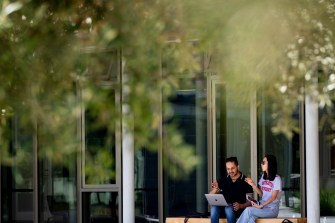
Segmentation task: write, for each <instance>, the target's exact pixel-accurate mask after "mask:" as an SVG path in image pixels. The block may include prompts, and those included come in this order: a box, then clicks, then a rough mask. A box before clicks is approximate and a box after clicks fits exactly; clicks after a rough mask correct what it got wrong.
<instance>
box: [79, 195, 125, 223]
mask: <svg viewBox="0 0 335 223" xmlns="http://www.w3.org/2000/svg"><path fill="white" fill-rule="evenodd" d="M118 209H119V204H118V193H117V192H86V193H83V222H84V223H107V222H108V223H118V222H119V216H118Z"/></svg>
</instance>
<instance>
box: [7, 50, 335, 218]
mask: <svg viewBox="0 0 335 223" xmlns="http://www.w3.org/2000/svg"><path fill="white" fill-rule="evenodd" d="M107 54H108V56H110V58H112V59H111V60H107V61H106V64H105V65H106V69H105V70H104V73H103V75H102V81H101V85H100V86H99V87H100V89H101V91H105V92H106V93H107V94H110V100H109V101H107V102H101V103H112V104H114V105H115V106H114V108H115V109H118V108H119V107H121V105H122V103H123V102H122V91H120V89H122V81H121V80H122V75H124V73H123V69H122V67H121V64H122V61H121V59H120V58H121V57H120V55H119V52H118V51H111V52H108V53H107ZM210 61H211V60H210V56H208V55H203V56H202V60H201V65H202V66H201V67H203V70H202V72H200V73H198V74H197V75H194V76H193V77H180V78H184V79H185V80H184V81H183V82H184V83H185V85H182V86H181V87H180V88H179V89H176V90H175V92H174V96H173V97H170V98H169V99H167V100H168V101H167V102H168V103H170V104H171V106H172V110H173V113H172V114H173V115H172V116H171V117H169V120H168V121H166V120H165V119H164V117H162V119H161V130H162V132H164V128H165V125H167V124H169V123H171V122H173V123H175V124H176V125H177V126H178V129H179V130H180V132H181V133H182V136H183V137H184V140H185V141H186V142H187V143H188V144H190V145H192V146H194V148H195V151H194V152H195V153H196V155H197V156H198V157H200V159H201V160H200V161H201V162H199V163H198V165H197V166H196V168H195V169H194V170H193V171H192V172H191V174H190V175H188V176H185V177H184V178H183V179H175V178H173V177H171V175H170V174H169V171H168V170H169V166H170V165H169V163H166V165H165V168H163V165H162V162H163V157H164V153H162V152H161V150H159V149H158V150H157V151H158V152H157V153H156V152H151V151H150V150H147V149H146V148H142V149H136V150H135V151H134V154H133V160H134V163H133V164H134V165H133V166H132V165H130V166H131V167H133V168H131V171H132V172H133V173H134V191H133V195H134V200H135V203H134V208H135V209H134V210H135V219H134V222H139V223H140V222H164V219H165V218H166V217H170V216H186V215H191V214H194V213H199V212H200V213H205V212H208V210H209V209H208V204H207V201H206V199H205V196H204V194H205V193H207V192H208V190H209V188H210V185H211V182H212V181H213V180H215V179H217V178H218V177H220V176H222V175H225V162H224V161H225V158H226V157H230V156H236V157H238V160H239V163H240V169H241V170H242V172H243V173H244V174H245V175H247V176H250V177H252V178H253V179H254V180H256V179H258V178H259V176H260V162H261V160H262V157H263V156H264V155H265V154H273V155H275V156H276V157H277V160H278V168H279V174H280V175H281V177H282V179H283V195H282V203H281V207H282V209H281V210H282V211H281V212H280V213H279V215H283V216H284V215H287V212H286V210H288V209H289V210H292V215H295V216H306V193H308V191H307V190H306V168H308V164H307V163H306V160H305V157H306V154H305V151H306V150H305V132H304V131H301V132H300V133H299V134H298V133H296V134H294V135H293V137H292V138H291V139H287V138H286V137H285V136H284V135H281V134H274V133H273V132H272V131H271V128H272V124H273V123H272V122H273V118H272V116H271V109H270V108H271V105H272V104H271V100H269V99H268V98H267V97H266V96H265V95H264V94H263V93H262V91H261V90H259V91H257V92H256V91H255V92H253V93H252V94H249V95H244V97H243V100H241V95H240V94H239V92H238V91H237V90H236V88H232V87H231V86H229V84H227V83H226V82H225V80H224V75H219V74H217V73H216V72H214V71H212V70H211V69H210ZM162 94H163V92H162ZM78 95H79V96H80V93H79V94H78ZM163 96H164V95H163ZM162 98H165V97H162ZM92 100H94V98H93V99H92ZM162 103H163V102H162ZM102 108H103V106H102ZM320 112H322V111H320ZM162 113H164V112H162ZM293 117H294V119H295V120H296V121H297V122H299V123H300V124H299V125H300V126H301V129H302V130H304V125H305V114H304V106H303V105H302V104H301V105H299V106H297V108H296V111H295V113H294V114H293ZM97 118H99V117H96V116H95V113H94V112H92V111H89V110H87V109H85V108H82V111H81V118H80V119H79V120H78V122H77V123H76V126H77V128H76V131H77V135H78V139H79V140H80V153H79V154H76V155H73V157H71V159H69V161H67V162H64V163H63V164H62V165H59V164H58V163H57V164H55V163H53V162H52V161H51V160H49V159H47V158H41V159H40V158H39V157H38V155H37V154H38V150H39V143H38V142H39V139H38V137H39V136H38V135H36V134H35V135H34V133H32V132H31V131H30V129H31V125H32V124H29V123H28V124H27V123H25V122H22V121H21V119H20V114H19V115H16V116H15V117H14V118H13V120H12V123H11V126H12V131H11V134H10V137H11V144H10V151H11V153H12V154H16V153H18V152H20V150H22V151H24V154H25V156H26V158H25V162H23V163H22V162H20V163H19V164H17V163H15V162H14V163H13V164H12V165H11V166H8V165H5V164H2V165H1V172H0V199H1V208H0V223H7V222H8V223H9V222H17V223H33V222H34V223H37V222H38V223H42V222H43V223H46V222H68V223H76V222H83V223H88V222H96V223H98V222H101V223H102V222H118V223H121V222H125V221H124V220H123V217H122V216H124V213H125V212H126V211H127V210H126V208H125V206H124V205H123V203H124V199H123V198H124V196H125V193H126V192H125V191H124V189H123V188H124V185H125V184H126V183H127V182H124V180H123V179H124V178H123V175H124V172H125V167H126V165H125V164H124V163H122V160H123V155H124V154H123V151H124V148H123V147H124V145H125V144H124V143H123V142H124V136H125V135H124V134H122V120H116V123H115V126H116V128H115V132H110V131H107V128H105V127H104V126H99V127H95V126H94V120H95V119H97ZM332 134H333V132H332V130H331V126H330V124H329V125H323V127H322V129H321V131H320V134H319V141H320V143H319V148H320V150H319V154H320V185H321V188H324V189H327V188H334V186H335V180H334V177H335V147H334V145H333V144H332V141H331V140H330V139H329V136H330V135H332ZM158 137H160V139H161V142H162V145H164V140H165V138H164V136H163V134H162V135H159V136H158ZM134 144H135V145H136V140H135V141H134ZM134 147H135V146H134ZM96 148H103V149H105V150H106V153H105V154H106V156H110V158H111V159H112V160H113V162H112V164H111V165H110V166H109V168H111V169H112V171H111V177H110V178H107V179H104V180H101V179H100V178H99V179H98V178H94V177H93V178H92V177H89V176H88V173H89V171H91V172H92V171H93V172H94V171H98V168H96V169H90V168H88V167H87V163H88V162H89V159H90V157H94V156H95V154H96ZM170 171H177V170H170ZM127 223H128V222H127Z"/></svg>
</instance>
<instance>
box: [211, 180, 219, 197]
mask: <svg viewBox="0 0 335 223" xmlns="http://www.w3.org/2000/svg"><path fill="white" fill-rule="evenodd" d="M220 192H221V189H220V188H219V183H218V182H217V181H214V182H213V183H212V189H211V190H210V191H209V193H210V194H218V193H220Z"/></svg>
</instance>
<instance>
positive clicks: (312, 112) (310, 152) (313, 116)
mask: <svg viewBox="0 0 335 223" xmlns="http://www.w3.org/2000/svg"><path fill="white" fill-rule="evenodd" d="M305 106H306V107H305V108H306V117H305V118H306V119H305V120H306V132H305V134H306V191H307V201H306V202H307V221H308V222H320V185H319V116H318V105H317V103H316V102H314V101H313V100H312V99H311V98H310V97H309V96H307V97H306V104H305Z"/></svg>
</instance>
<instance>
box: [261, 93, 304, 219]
mask: <svg viewBox="0 0 335 223" xmlns="http://www.w3.org/2000/svg"><path fill="white" fill-rule="evenodd" d="M258 102H259V106H258V113H257V115H258V117H257V137H258V139H257V144H258V145H257V148H258V152H257V154H258V157H257V158H258V163H259V165H258V173H259V174H258V176H259V177H260V176H261V174H262V173H261V165H260V162H261V161H262V159H263V157H264V155H266V154H271V155H274V156H276V158H277V162H278V174H279V175H280V176H281V179H282V184H283V185H282V187H283V192H282V196H281V205H280V210H279V216H282V217H293V216H295V217H299V216H300V215H301V199H300V197H301V193H300V174H301V173H300V149H301V148H300V147H301V146H300V135H299V134H297V133H295V134H294V135H293V137H292V138H291V139H288V138H287V137H286V136H284V135H283V134H274V133H273V132H272V127H273V125H274V119H273V117H272V112H271V106H272V103H271V101H270V100H269V99H268V98H266V97H264V95H262V92H259V94H258ZM299 111H300V109H299V106H298V107H297V108H296V110H295V112H294V114H293V115H292V117H293V118H294V119H295V120H297V122H298V123H299V122H300V112H299ZM257 180H259V178H258V179H257Z"/></svg>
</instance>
